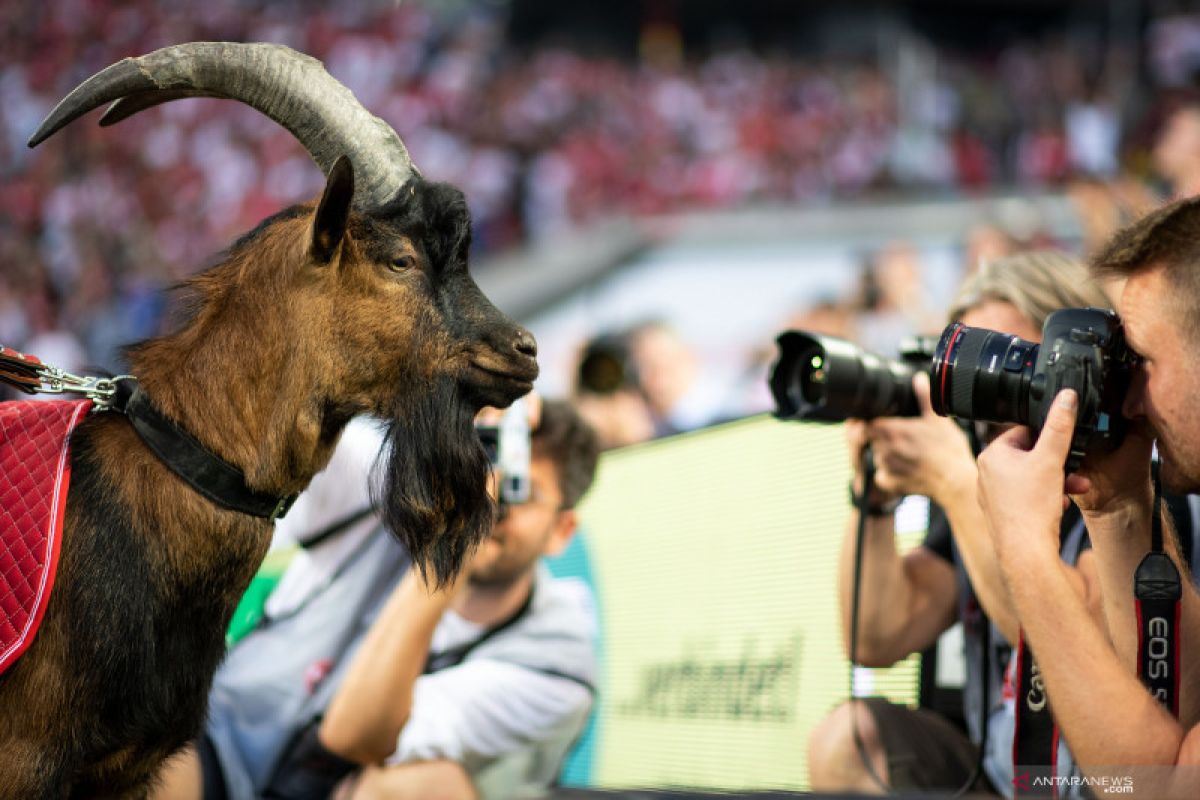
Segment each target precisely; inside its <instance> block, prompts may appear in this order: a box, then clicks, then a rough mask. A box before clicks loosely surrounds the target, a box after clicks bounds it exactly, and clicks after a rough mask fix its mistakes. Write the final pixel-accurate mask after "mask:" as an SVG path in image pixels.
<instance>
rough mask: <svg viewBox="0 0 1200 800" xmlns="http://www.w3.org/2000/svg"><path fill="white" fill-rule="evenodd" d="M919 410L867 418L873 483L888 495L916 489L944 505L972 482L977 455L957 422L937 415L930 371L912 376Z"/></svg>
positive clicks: (915, 492) (897, 494)
mask: <svg viewBox="0 0 1200 800" xmlns="http://www.w3.org/2000/svg"><path fill="white" fill-rule="evenodd" d="M913 392H914V393H915V394H916V396H917V403H918V406H919V407H920V410H921V414H920V416H917V417H880V418H878V419H874V420H872V421H870V422H868V423H866V432H865V435H866V437H867V439H868V440H869V441H870V443H871V445H872V449H873V451H874V453H875V466H876V470H877V472H876V475H875V482H876V484H877V485H878V487H879V490H880V491H881V492H882V493H885V494H887V495H889V496H892V497H900V496H903V495H908V494H920V495H925V496H926V497H931V498H933V500H934V501H935V502H937V503H938V504H939V505H941V506H943V507H945V506H947V505H948V504H950V503H952V502H954V500H955V499H956V498H957V497H959V496H960V495H961V494H962V492H963V490H964V488H966V487H968V486H969V485H970V484H973V483H974V480H975V459H974V457H973V456H972V455H971V445H970V443H969V442H968V441H967V437H966V435H965V434H964V433H963V432H962V430H960V429H959V427H958V425H957V424H956V423H955V422H954V421H953V420H951V419H949V418H947V417H941V416H938V415H937V414H936V413H934V411H933V407H932V406H931V405H930V402H929V376H928V375H926V374H925V373H924V372H918V373H917V374H916V375H914V376H913Z"/></svg>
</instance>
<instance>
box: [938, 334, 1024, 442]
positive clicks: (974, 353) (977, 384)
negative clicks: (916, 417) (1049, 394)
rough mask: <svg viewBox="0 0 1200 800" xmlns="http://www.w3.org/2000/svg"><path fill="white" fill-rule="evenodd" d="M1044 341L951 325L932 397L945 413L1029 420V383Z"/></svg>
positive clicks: (995, 419) (941, 347) (943, 340)
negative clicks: (1041, 342) (1038, 341)
mask: <svg viewBox="0 0 1200 800" xmlns="http://www.w3.org/2000/svg"><path fill="white" fill-rule="evenodd" d="M1037 355H1038V345H1036V344H1034V343H1033V342H1030V341H1026V340H1025V339H1022V338H1020V337H1019V336H1010V335H1009V334H1004V333H997V332H996V331H989V330H986V329H984V328H970V327H967V326H966V325H963V324H962V323H958V322H956V323H954V324H952V325H950V326H949V327H948V328H946V330H945V331H944V332H943V333H942V338H941V340H939V341H938V346H937V351H936V352H935V354H934V357H933V371H932V376H931V378H930V401H931V403H932V405H933V410H934V411H936V412H937V413H938V414H941V415H942V416H951V417H959V418H961V419H971V420H979V421H983V422H1016V423H1020V424H1022V425H1026V424H1028V423H1029V384H1030V382H1031V380H1032V379H1033V367H1034V363H1035V362H1036V361H1037Z"/></svg>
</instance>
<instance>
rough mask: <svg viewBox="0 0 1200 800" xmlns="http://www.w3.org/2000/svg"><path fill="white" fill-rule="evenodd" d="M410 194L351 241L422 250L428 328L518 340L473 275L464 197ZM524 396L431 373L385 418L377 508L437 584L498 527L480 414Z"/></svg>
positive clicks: (438, 188)
mask: <svg viewBox="0 0 1200 800" xmlns="http://www.w3.org/2000/svg"><path fill="white" fill-rule="evenodd" d="M411 186H412V191H411V192H410V191H409V190H408V189H407V188H406V189H405V191H404V192H402V194H401V196H400V198H399V199H398V201H397V202H395V203H393V205H392V206H391V207H389V208H386V209H384V210H383V211H382V212H381V214H380V217H381V218H382V219H372V218H371V217H365V218H364V217H356V218H354V219H353V220H352V221H351V224H350V231H351V236H352V237H354V238H355V239H356V241H358V242H360V243H363V250H364V255H366V256H367V258H368V259H370V260H379V259H380V258H382V257H384V256H385V255H386V253H385V252H383V251H382V248H383V247H386V244H384V243H385V242H386V239H385V238H384V237H385V236H386V234H387V233H389V232H390V233H392V235H395V233H400V234H401V235H404V236H406V237H407V238H408V239H409V240H410V241H412V242H413V243H414V244H415V245H417V247H418V248H419V249H420V251H421V252H422V255H423V256H424V258H425V261H426V264H427V269H428V270H429V272H430V278H431V283H432V285H433V300H434V306H435V308H434V309H430V311H431V312H432V315H431V316H434V317H436V318H437V321H436V323H435V324H431V325H430V327H433V328H439V329H441V330H442V331H443V332H444V334H445V335H448V336H449V337H450V338H451V339H452V340H455V341H458V342H462V341H473V342H483V341H489V340H496V339H500V340H503V336H504V334H503V333H502V334H500V335H499V336H497V334H496V333H495V332H496V331H503V332H511V331H515V330H516V326H515V325H514V324H513V323H512V321H511V320H509V319H508V318H507V317H505V316H504V315H503V314H501V313H500V312H499V311H497V310H496V309H495V307H493V306H492V305H491V303H490V302H488V300H487V298H486V297H484V296H483V294H482V293H481V292H480V291H479V289H478V288H477V287H476V286H475V284H474V282H473V281H471V279H470V277H469V275H468V273H467V253H468V249H469V247H470V241H471V229H470V218H469V216H468V213H467V207H466V202H465V200H464V198H463V196H462V193H461V192H459V191H458V190H457V189H455V188H453V187H451V186H447V185H445V184H431V183H425V182H423V181H417V182H415V183H414V184H412V185H411ZM372 243H379V244H378V245H375V246H377V247H379V248H381V250H380V252H375V253H373V252H372V246H373V245H372ZM431 322H432V320H431ZM414 333H415V331H414ZM512 335H513V334H511V333H509V334H508V339H507V340H511V339H512ZM429 350H430V352H432V351H435V350H437V348H436V347H431V348H429ZM412 378H413V379H415V380H418V381H422V379H421V378H419V377H418V376H416V375H413V376H412ZM521 393H523V392H521ZM517 396H519V393H515V392H513V391H511V390H504V389H499V388H497V387H480V386H479V385H477V383H476V382H475V381H474V380H472V376H471V372H470V370H469V369H463V370H461V372H460V373H459V374H453V373H446V372H444V371H442V370H438V371H436V372H435V373H434V376H433V377H432V378H429V377H428V373H426V377H425V378H424V379H423V385H420V386H414V387H410V391H407V392H405V393H404V396H403V397H398V398H397V399H396V402H395V405H394V407H393V408H390V409H388V411H387V413H386V418H387V420H388V431H387V437H386V443H385V446H384V450H383V451H382V452H381V454H380V463H381V464H382V465H383V466H384V474H383V476H382V479H383V483H382V487H379V484H378V483H376V486H377V487H378V488H377V490H376V492H375V502H376V505H377V507H379V508H380V509H381V512H382V515H383V519H384V522H385V523H386V524H387V526H388V528H389V529H390V530H391V531H392V532H393V533H394V534H395V535H396V536H397V537H398V538H399V539H400V541H401V542H402V543H403V544H404V545H405V547H406V548H408V550H409V552H410V553H411V555H412V557H413V562H414V563H415V564H417V565H418V568H420V569H421V570H422V571H423V572H426V571H427V570H432V575H433V578H434V580H435V581H436V582H437V583H438V584H442V583H444V582H446V581H447V580H449V579H451V578H452V577H453V576H454V575H455V574H456V573H457V572H458V570H459V568H460V567H461V566H462V563H463V560H464V558H465V557H466V556H467V554H468V553H470V552H471V551H472V550H473V549H474V548H475V547H476V546H477V545H478V543H479V542H480V541H481V540H482V539H483V537H484V536H485V535H486V534H487V532H488V531H489V530H490V528H491V525H492V521H493V514H494V511H493V503H492V500H491V498H490V496H489V495H488V493H487V480H488V476H489V471H490V466H489V461H488V458H487V454H486V453H485V451H484V449H483V447H482V445H481V444H480V442H479V437H478V435H477V434H476V432H475V428H474V424H473V421H474V417H475V414H476V413H478V411H479V409H480V408H481V407H482V406H483V405H485V404H496V405H507V404H508V403H510V402H512V400H514V399H515V398H516V397H517Z"/></svg>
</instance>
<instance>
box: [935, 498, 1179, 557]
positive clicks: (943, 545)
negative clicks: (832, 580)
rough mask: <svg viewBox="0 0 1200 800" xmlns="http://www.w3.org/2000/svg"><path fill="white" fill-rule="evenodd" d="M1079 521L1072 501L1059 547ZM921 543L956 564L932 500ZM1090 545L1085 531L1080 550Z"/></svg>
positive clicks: (939, 511) (946, 526) (947, 529)
mask: <svg viewBox="0 0 1200 800" xmlns="http://www.w3.org/2000/svg"><path fill="white" fill-rule="evenodd" d="M1078 522H1079V509H1078V508H1077V507H1076V506H1075V504H1074V503H1072V504H1071V505H1070V507H1069V508H1068V509H1067V510H1066V512H1064V513H1063V518H1062V525H1061V527H1060V528H1059V534H1058V535H1059V549H1061V548H1062V546H1063V545H1064V544H1066V540H1067V536H1069V535H1070V533H1071V530H1072V529H1073V528H1074V527H1075V525H1076V524H1077V523H1078ZM1188 538H1190V537H1188ZM921 544H923V545H924V546H925V547H927V548H929V549H930V550H932V551H933V552H934V553H936V554H937V555H939V556H941V557H942V558H944V559H945V560H946V562H947V563H948V564H951V565H953V564H954V561H955V559H954V548H953V537H952V535H951V533H950V521H949V520H948V519H946V512H944V511H942V507H941V506H939V505H938V504H937V503H934V502H933V501H932V500H931V501H930V502H929V528H928V529H927V530H926V533H925V539H924V541H922V542H921ZM1089 547H1091V542H1090V541H1089V540H1088V537H1087V533H1086V532H1085V533H1084V535H1083V540H1082V542H1081V543H1080V547H1079V552H1080V553H1082V552H1083V551H1084V550H1086V549H1087V548H1089ZM1073 560H1074V559H1072V561H1073Z"/></svg>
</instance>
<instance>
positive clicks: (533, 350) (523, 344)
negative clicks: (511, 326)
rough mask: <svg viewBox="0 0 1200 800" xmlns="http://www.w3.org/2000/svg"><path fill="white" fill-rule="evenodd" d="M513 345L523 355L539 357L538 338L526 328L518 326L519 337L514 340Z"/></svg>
mask: <svg viewBox="0 0 1200 800" xmlns="http://www.w3.org/2000/svg"><path fill="white" fill-rule="evenodd" d="M513 347H514V348H515V349H516V351H517V352H518V353H521V354H522V355H526V356H529V357H530V358H537V340H536V339H534V338H533V334H532V333H530V332H529V331H527V330H525V329H524V328H517V338H516V340H515V341H514V342H513Z"/></svg>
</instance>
